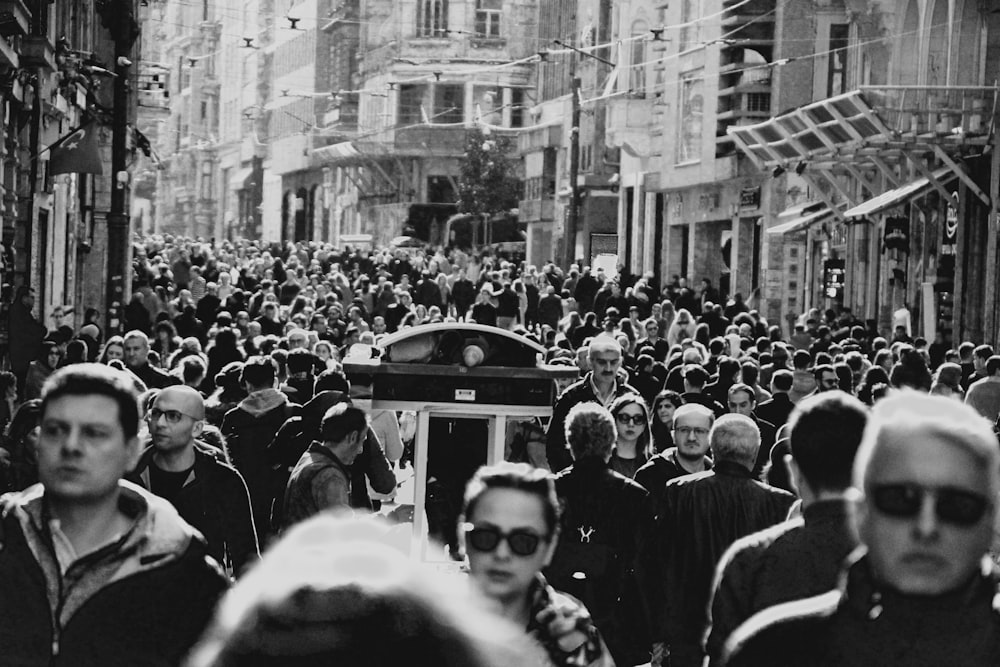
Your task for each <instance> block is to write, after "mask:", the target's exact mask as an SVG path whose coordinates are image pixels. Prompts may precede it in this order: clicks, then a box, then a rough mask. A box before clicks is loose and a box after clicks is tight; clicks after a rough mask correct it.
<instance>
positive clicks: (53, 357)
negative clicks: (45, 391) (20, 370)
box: [24, 340, 62, 401]
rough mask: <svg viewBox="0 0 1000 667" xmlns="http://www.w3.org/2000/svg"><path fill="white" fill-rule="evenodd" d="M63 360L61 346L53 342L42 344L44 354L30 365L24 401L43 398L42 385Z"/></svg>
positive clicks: (25, 382) (25, 383)
mask: <svg viewBox="0 0 1000 667" xmlns="http://www.w3.org/2000/svg"><path fill="white" fill-rule="evenodd" d="M61 360H62V353H61V352H60V351H59V346H58V345H56V343H54V342H53V341H51V340H47V341H45V342H44V343H42V354H41V355H40V356H39V357H38V359H36V360H35V361H32V362H31V363H30V364H28V376H27V378H26V379H25V381H24V400H26V401H29V400H31V399H33V398H41V396H42V385H43V384H45V381H46V380H47V379H48V378H49V376H50V375H52V374H53V373H54V372H55V370H56V369H57V368H59V362H60V361H61Z"/></svg>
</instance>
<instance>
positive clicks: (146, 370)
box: [129, 363, 181, 389]
mask: <svg viewBox="0 0 1000 667" xmlns="http://www.w3.org/2000/svg"><path fill="white" fill-rule="evenodd" d="M129 370H130V371H132V372H133V373H135V376H136V377H137V378H139V379H140V380H142V381H143V383H144V384H145V385H146V387H147V388H148V389H163V388H164V387H173V386H174V385H178V384H181V380H180V378H177V377H174V376H173V375H171V374H170V373H168V372H166V371H164V370H160V369H159V368H156V367H155V366H151V365H150V364H148V363H146V364H144V365H143V366H141V367H139V368H129Z"/></svg>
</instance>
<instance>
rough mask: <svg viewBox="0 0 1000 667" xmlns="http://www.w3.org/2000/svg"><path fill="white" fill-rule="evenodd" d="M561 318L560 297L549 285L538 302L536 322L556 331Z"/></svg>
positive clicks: (561, 305)
mask: <svg viewBox="0 0 1000 667" xmlns="http://www.w3.org/2000/svg"><path fill="white" fill-rule="evenodd" d="M562 316H563V302H562V297H560V296H559V294H558V293H556V288H555V287H553V286H552V285H549V286H548V287H546V288H545V296H543V297H542V298H541V299H539V300H538V321H539V322H541V323H542V325H544V326H548V327H551V328H552V329H556V330H558V329H559V320H561V319H562Z"/></svg>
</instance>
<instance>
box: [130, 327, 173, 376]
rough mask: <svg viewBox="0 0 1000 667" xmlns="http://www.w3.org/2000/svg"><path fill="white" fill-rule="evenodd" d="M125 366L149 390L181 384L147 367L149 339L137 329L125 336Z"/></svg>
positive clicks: (164, 372)
mask: <svg viewBox="0 0 1000 667" xmlns="http://www.w3.org/2000/svg"><path fill="white" fill-rule="evenodd" d="M124 347H125V352H124V354H125V365H126V366H127V367H128V369H129V370H130V371H132V372H133V373H134V374H135V376H136V377H137V378H139V379H140V380H142V381H143V383H144V384H145V385H146V386H147V387H148V388H149V389H163V388H164V387H170V386H173V385H178V384H181V381H180V379H178V378H176V377H174V376H173V375H170V374H169V373H167V372H166V371H163V370H160V369H159V368H155V367H153V366H150V365H149V337H148V336H146V334H144V333H143V332H141V331H139V330H138V329H134V330H132V331H129V332H128V333H127V334H125V346H124Z"/></svg>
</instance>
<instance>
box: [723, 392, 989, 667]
mask: <svg viewBox="0 0 1000 667" xmlns="http://www.w3.org/2000/svg"><path fill="white" fill-rule="evenodd" d="M853 483H854V486H855V487H856V488H858V489H861V491H862V494H863V495H862V498H861V499H860V502H859V506H858V535H859V537H860V541H861V544H862V545H863V546H864V547H865V548H864V549H859V550H858V551H857V552H856V553H855V555H854V556H853V557H852V559H851V562H850V563H849V564H848V566H847V569H846V571H845V572H844V573H843V574H842V576H841V577H840V581H841V585H840V586H839V587H837V588H834V589H832V590H831V591H829V592H827V593H824V594H823V595H818V596H815V597H811V598H805V599H803V600H799V601H795V602H789V603H785V604H783V605H780V606H777V607H772V608H770V609H767V610H764V611H763V612H760V613H759V614H757V615H755V616H753V617H751V618H750V620H748V621H747V622H746V623H745V624H743V625H742V626H740V627H739V628H738V629H737V630H736V631H735V632H734V633H733V635H732V637H731V638H730V640H729V641H728V642H727V646H726V651H725V655H724V664H729V665H777V666H781V665H811V666H817V667H826V666H833V665H995V664H996V663H997V655H998V652H1000V616H998V614H997V610H996V606H997V602H996V600H997V599H998V598H997V595H998V586H997V575H996V570H995V567H994V566H993V565H992V564H991V563H990V562H989V559H988V558H987V555H988V553H989V551H990V546H991V543H992V541H993V535H994V532H993V527H994V524H995V520H996V514H997V503H996V498H997V494H998V492H1000V449H998V448H997V441H996V437H995V436H994V435H993V430H992V428H991V425H990V424H989V422H987V421H986V420H984V419H983V418H982V417H980V416H979V415H978V414H977V413H976V412H975V410H973V409H972V408H970V407H969V406H966V405H963V404H962V403H959V402H958V401H955V400H954V399H951V398H946V397H943V396H927V395H923V394H919V393H917V392H913V391H901V392H898V393H896V394H891V395H890V396H888V397H887V398H884V399H882V400H881V401H879V402H878V403H876V404H875V407H874V409H873V410H872V415H871V417H870V420H869V424H868V426H867V429H866V431H865V435H864V438H863V441H862V443H861V446H860V448H859V449H858V453H857V458H856V459H855V463H854V478H853ZM727 656H728V657H727Z"/></svg>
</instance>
